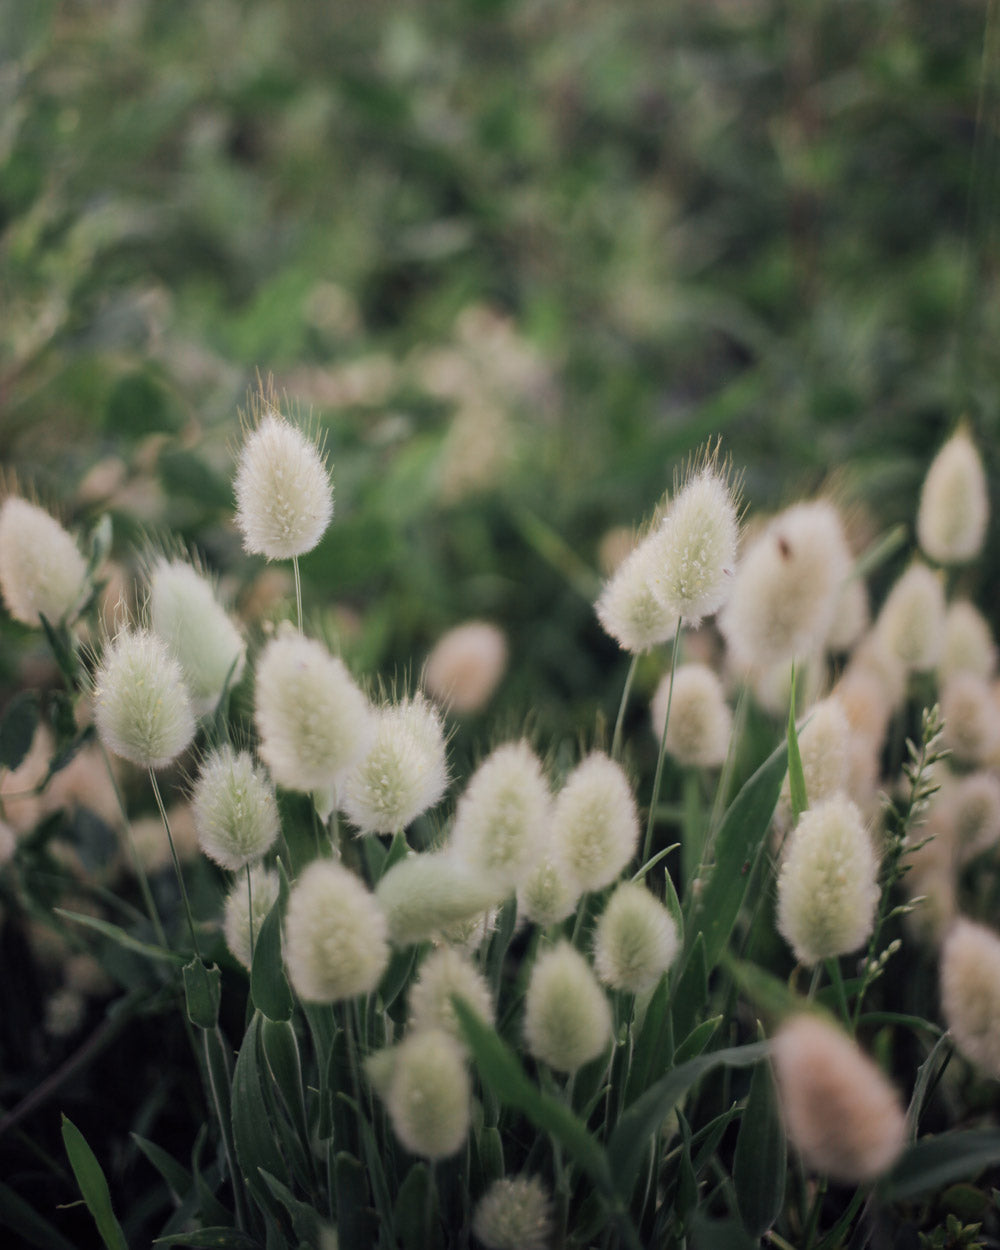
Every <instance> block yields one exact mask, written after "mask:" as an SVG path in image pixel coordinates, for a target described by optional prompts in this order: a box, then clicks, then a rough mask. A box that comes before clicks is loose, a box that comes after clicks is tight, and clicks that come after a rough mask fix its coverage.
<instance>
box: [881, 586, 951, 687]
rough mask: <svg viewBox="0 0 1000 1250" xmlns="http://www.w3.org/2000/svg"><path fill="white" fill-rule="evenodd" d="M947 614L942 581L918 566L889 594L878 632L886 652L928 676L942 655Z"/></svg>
mask: <svg viewBox="0 0 1000 1250" xmlns="http://www.w3.org/2000/svg"><path fill="white" fill-rule="evenodd" d="M944 612H945V608H944V591H943V589H942V587H941V579H940V577H939V576H938V575H937V574H936V573H934V572H932V571H931V570H930V569H929V568H928V567H927V565H926V564H920V563H919V562H918V563H914V564H911V565H910V567H909V568H908V569H907V570H906V572H905V573H903V575H902V576H901V577H900V578H899V580H898V581H897V582H896V584H895V585H894V586H893V588H892V589H891V590H890V591H889V595H888V597H887V599H886V601H885V603H883V605H882V610H881V612H879V614H878V619H877V620H876V622H875V629H876V631H877V632H878V635H879V639H880V641H881V643H882V645H883V646H884V647H885V649H886V651H888V652H889V654H890V655H892V656H894V657H895V658H896V659H897V660H899V661H900V663H901V664H902V665H903V667H904V668H905V669H907V670H913V671H916V672H926V671H927V670H928V669H931V668H934V667H935V665H936V664H937V662H938V658H939V657H940V655H941V648H942V646H943V644H944Z"/></svg>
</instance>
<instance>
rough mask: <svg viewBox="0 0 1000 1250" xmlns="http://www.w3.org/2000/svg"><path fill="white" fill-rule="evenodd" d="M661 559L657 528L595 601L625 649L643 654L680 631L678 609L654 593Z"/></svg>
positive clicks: (612, 634) (599, 616)
mask: <svg viewBox="0 0 1000 1250" xmlns="http://www.w3.org/2000/svg"><path fill="white" fill-rule="evenodd" d="M658 559H659V537H658V534H657V533H656V532H654V533H653V534H651V535H650V536H649V537H647V538H646V539H644V540H643V541H642V542H641V543H640V544H639V545H638V546H637V547H636V548H635V549H634V550H633V551H631V552H630V553H629V554H628V555H627V556H626V557H625V559H624V560H623V562H622V563H621V564H620V565H619V566H618V568H617V569H616V570H615V572H614V573H613V574H612V576H611V578H610V579H609V580H608V582H607V583H606V584H605V586H604V589H603V590H602V591H601V596H600V598H599V599H598V600H597V603H596V604H595V610H596V612H597V619H598V620H599V621H600V622H601V625H602V627H603V629H604V632H605V633H606V634H608V635H609V636H610V637H612V638H613V639H614V640H615V642H617V643H618V645H619V646H620V647H621V648H622V649H623V650H624V651H629V652H631V653H632V654H633V655H641V654H642V653H643V652H645V651H649V650H651V649H652V648H653V647H655V646H657V645H658V644H659V643H661V642H667V641H669V640H670V639H671V638H673V637H674V635H675V634H676V632H677V612H676V611H674V610H673V609H671V608H669V607H666V606H664V604H663V603H661V601H660V599H659V598H658V597H657V595H656V594H655V593H654V590H653V581H654V568H655V566H656V565H657V561H658Z"/></svg>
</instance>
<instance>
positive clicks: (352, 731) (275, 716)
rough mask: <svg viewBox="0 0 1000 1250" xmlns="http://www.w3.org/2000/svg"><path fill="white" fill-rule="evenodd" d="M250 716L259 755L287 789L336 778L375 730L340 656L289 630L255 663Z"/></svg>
mask: <svg viewBox="0 0 1000 1250" xmlns="http://www.w3.org/2000/svg"><path fill="white" fill-rule="evenodd" d="M254 719H255V722H256V725H257V731H258V733H259V734H260V754H261V758H262V759H263V760H264V762H265V764H267V766H268V768H270V770H271V775H272V776H273V777H274V780H275V781H276V782H277V783H278V785H281V786H287V787H288V788H289V789H290V790H307V791H308V790H318V789H320V788H321V787H323V786H328V785H337V784H339V782H340V781H341V779H342V778H343V776H344V774H345V773H346V772H347V771H348V770H349V769H350V768H351V767H352V766H353V765H354V764H356V763H357V761H358V760H359V759H361V758H362V756H363V755H364V754H365V753H366V751H367V750H368V748H369V745H370V744H371V739H372V735H373V732H374V726H373V723H372V716H371V710H370V709H369V706H368V700H367V699H366V698H365V696H364V695H363V694H362V693H361V691H360V690H359V689H358V687H357V686H356V685H355V684H354V682H353V680H352V679H351V675H350V674H349V673H348V671H347V669H346V667H345V666H344V664H343V662H342V661H341V660H339V659H337V658H336V657H334V656H332V655H330V653H329V652H328V651H327V650H326V648H325V647H324V646H323V645H322V643H319V642H314V641H313V640H312V639H311V638H304V637H303V636H302V635H301V634H297V633H296V632H295V631H294V630H293V629H291V628H287V629H283V630H281V631H280V632H279V634H278V636H277V637H276V638H273V639H272V640H271V641H270V642H269V643H268V644H267V646H266V647H265V648H264V650H263V651H262V652H261V655H260V658H259V660H258V661H257V673H256V687H255V692H254Z"/></svg>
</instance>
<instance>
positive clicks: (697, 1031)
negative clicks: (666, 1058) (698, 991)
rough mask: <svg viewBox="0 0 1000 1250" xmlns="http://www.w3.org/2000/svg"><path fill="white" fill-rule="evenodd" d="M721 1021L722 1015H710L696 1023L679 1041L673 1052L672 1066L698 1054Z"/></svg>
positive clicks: (710, 1038)
mask: <svg viewBox="0 0 1000 1250" xmlns="http://www.w3.org/2000/svg"><path fill="white" fill-rule="evenodd" d="M721 1022H722V1016H712V1017H711V1019H709V1020H703V1021H702V1022H701V1024H696V1025H695V1026H694V1028H693V1029H692V1030H691V1032H690V1033H689V1034H688V1035H687V1037H686V1038H685V1039H684V1040H683V1041H682V1042H681V1044H680V1045H679V1046H678V1047H677V1050H676V1051H675V1053H674V1067H676V1066H677V1065H678V1064H681V1063H686V1062H687V1061H688V1060H689V1059H693V1058H694V1057H695V1056H696V1055H700V1054H701V1052H702V1051H703V1050H704V1049H705V1047H706V1046H707V1045H708V1043H709V1042H710V1041H711V1040H712V1037H713V1036H714V1034H715V1030H716V1029H717V1028H718V1027H719V1025H720V1023H721Z"/></svg>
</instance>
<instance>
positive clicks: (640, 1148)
mask: <svg viewBox="0 0 1000 1250" xmlns="http://www.w3.org/2000/svg"><path fill="white" fill-rule="evenodd" d="M769 1049H770V1048H769V1047H768V1045H767V1043H765V1042H755V1043H753V1044H752V1045H749V1046H731V1047H728V1048H727V1049H726V1050H714V1051H712V1052H711V1054H708V1055H699V1056H698V1057H697V1058H696V1059H689V1060H688V1062H687V1063H685V1064H682V1065H681V1066H680V1067H679V1068H674V1069H673V1070H672V1071H671V1072H668V1073H667V1075H666V1076H664V1077H662V1078H661V1079H660V1080H659V1081H657V1082H656V1084H655V1085H652V1086H650V1088H649V1089H648V1090H646V1092H645V1093H644V1094H642V1095H640V1097H639V1098H637V1099H636V1100H635V1102H634V1103H632V1105H631V1106H630V1107H628V1108H627V1109H626V1111H625V1113H624V1115H622V1117H621V1119H620V1120H619V1121H618V1124H617V1126H616V1128H615V1131H614V1132H613V1133H612V1134H611V1140H610V1142H609V1143H608V1153H607V1156H606V1158H607V1159H608V1160H610V1164H611V1171H612V1177H613V1180H614V1186H615V1189H616V1191H617V1192H618V1193H619V1194H620V1195H621V1196H622V1197H623V1198H624V1199H625V1200H626V1201H627V1200H628V1198H629V1196H630V1195H631V1192H632V1188H633V1186H634V1183H635V1178H636V1174H637V1171H638V1168H639V1164H640V1163H641V1161H642V1157H643V1154H644V1153H645V1150H646V1147H647V1145H648V1142H649V1139H650V1138H651V1137H652V1135H653V1134H654V1133H655V1132H656V1130H657V1129H658V1128H659V1126H660V1124H662V1122H663V1120H664V1119H665V1118H666V1116H667V1115H668V1114H669V1113H670V1112H671V1111H672V1110H673V1109H674V1107H676V1106H677V1104H678V1103H679V1102H680V1100H681V1099H682V1098H683V1097H684V1095H685V1094H686V1093H687V1092H688V1090H689V1089H690V1088H691V1086H692V1085H694V1083H695V1082H696V1081H697V1080H699V1079H700V1078H701V1077H702V1076H704V1075H705V1073H706V1072H710V1071H711V1070H712V1069H713V1068H718V1067H722V1066H728V1067H741V1068H742V1067H748V1066H749V1065H750V1064H752V1063H756V1062H757V1061H758V1060H759V1059H762V1058H763V1057H764V1056H765V1055H767V1054H768V1052H769Z"/></svg>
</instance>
